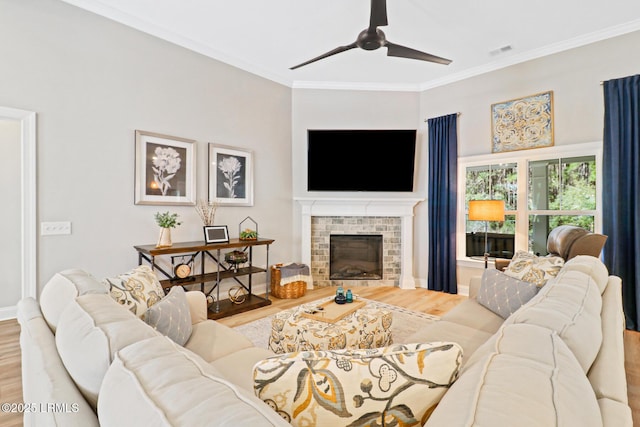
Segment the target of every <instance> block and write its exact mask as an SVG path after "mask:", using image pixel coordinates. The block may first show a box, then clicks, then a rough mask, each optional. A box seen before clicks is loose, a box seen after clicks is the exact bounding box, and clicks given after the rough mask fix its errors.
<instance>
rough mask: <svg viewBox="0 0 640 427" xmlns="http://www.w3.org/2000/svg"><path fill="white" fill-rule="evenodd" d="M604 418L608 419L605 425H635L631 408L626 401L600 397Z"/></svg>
mask: <svg viewBox="0 0 640 427" xmlns="http://www.w3.org/2000/svg"><path fill="white" fill-rule="evenodd" d="M598 406H600V413H601V414H602V419H603V420H605V421H606V424H605V427H608V426H611V427H633V425H634V424H633V417H632V415H631V408H630V407H629V405H628V404H626V403H621V402H618V401H617V400H612V399H606V398H603V399H598Z"/></svg>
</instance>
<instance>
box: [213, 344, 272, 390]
mask: <svg viewBox="0 0 640 427" xmlns="http://www.w3.org/2000/svg"><path fill="white" fill-rule="evenodd" d="M275 355H276V354H275V353H274V352H273V351H271V350H269V349H266V348H260V347H249V348H243V349H242V350H238V351H235V352H233V353H231V354H228V355H226V356H222V357H219V358H217V359H216V360H214V361H213V362H211V366H213V367H214V368H216V369H217V370H218V371H219V372H220V375H222V376H223V377H224V378H225V379H227V380H229V381H230V382H232V383H234V384H236V385H238V386H240V387H242V388H244V389H245V390H247V391H249V392H251V393H253V366H254V365H255V364H256V363H258V362H260V361H261V360H263V359H266V358H268V357H272V356H275Z"/></svg>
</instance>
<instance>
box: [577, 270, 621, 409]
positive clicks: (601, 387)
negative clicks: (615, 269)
mask: <svg viewBox="0 0 640 427" xmlns="http://www.w3.org/2000/svg"><path fill="white" fill-rule="evenodd" d="M600 318H601V319H602V345H601V346H600V351H599V352H598V355H597V356H596V359H595V360H594V361H593V364H592V365H591V368H590V369H589V373H588V374H587V377H588V378H589V381H590V382H591V386H592V387H593V390H594V391H595V393H596V397H598V398H609V399H613V400H617V401H618V402H623V403H625V404H626V403H627V402H628V396H627V378H626V372H625V369H624V357H625V356H624V351H623V350H624V326H625V318H624V311H623V309H622V281H621V279H620V278H619V277H617V276H611V277H610V278H609V284H608V285H607V287H606V289H605V291H604V293H603V294H602V312H601V316H600Z"/></svg>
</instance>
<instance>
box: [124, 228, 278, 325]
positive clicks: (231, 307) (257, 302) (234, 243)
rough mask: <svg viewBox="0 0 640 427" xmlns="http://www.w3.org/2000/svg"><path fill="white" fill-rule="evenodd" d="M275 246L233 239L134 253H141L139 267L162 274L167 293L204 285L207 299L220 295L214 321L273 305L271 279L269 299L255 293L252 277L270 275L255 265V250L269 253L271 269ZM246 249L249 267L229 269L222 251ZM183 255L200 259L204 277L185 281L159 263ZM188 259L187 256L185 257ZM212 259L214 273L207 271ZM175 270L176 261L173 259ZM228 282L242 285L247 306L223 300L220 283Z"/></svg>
mask: <svg viewBox="0 0 640 427" xmlns="http://www.w3.org/2000/svg"><path fill="white" fill-rule="evenodd" d="M273 242H274V240H273V239H267V238H258V239H256V240H240V239H237V238H236V239H230V240H229V241H228V242H225V243H203V242H201V241H200V242H179V243H174V244H173V245H172V246H169V247H163V248H158V247H156V246H155V245H139V246H134V249H135V250H136V251H138V264H139V265H141V264H142V263H143V262H145V261H146V262H148V263H149V264H151V268H152V269H154V270H156V271H158V272H160V274H162V275H163V276H164V277H166V279H163V280H160V285H161V286H162V288H163V289H165V292H166V291H167V290H168V289H169V288H171V287H172V286H188V285H197V284H199V285H200V290H201V291H202V292H204V293H205V294H206V295H207V296H209V295H211V293H212V292H213V291H216V300H215V303H213V304H211V306H210V307H209V313H208V317H209V318H210V319H219V318H222V317H226V316H231V315H233V314H237V313H241V312H244V311H248V310H253V309H255V308H258V307H264V306H266V305H270V304H271V301H270V300H269V278H268V277H267V280H266V283H267V291H266V298H262V297H259V296H257V295H255V294H253V292H252V278H253V277H252V276H253V275H254V274H256V273H267V274H268V271H267V269H266V268H261V267H256V266H254V265H253V248H254V246H264V247H265V249H266V265H267V266H268V265H269V245H271V244H272V243H273ZM239 248H240V249H243V250H247V249H248V251H249V257H248V260H247V262H246V263H245V264H246V266H245V267H241V268H232V267H231V266H225V262H224V260H223V259H222V255H221V251H222V250H224V249H239ZM180 254H189V255H188V256H190V257H191V259H192V260H194V259H195V258H196V257H198V256H200V260H201V262H200V273H199V274H193V273H194V272H193V271H192V275H191V276H188V277H185V278H178V277H175V275H174V272H173V271H171V272H167V271H165V270H164V269H163V268H162V267H161V266H159V265H158V264H157V263H156V259H155V258H156V257H157V256H172V258H174V257H176V256H177V257H179V256H180ZM185 256H187V255H185ZM207 258H209V259H210V260H212V261H213V264H214V265H215V266H216V268H215V270H214V271H205V265H206V259H207ZM172 270H173V259H172ZM239 277H246V278H247V283H246V284H245V283H243V282H242V281H240V280H239ZM225 279H233V280H235V281H236V282H237V283H238V284H240V285H241V286H242V287H243V288H244V289H245V290H246V291H247V293H248V294H247V296H246V299H245V301H244V302H243V303H241V304H235V303H233V302H232V301H230V300H229V299H225V300H222V301H221V300H220V283H221V282H222V281H223V280H225ZM206 284H213V285H212V287H211V288H210V289H209V290H208V291H205V285H206Z"/></svg>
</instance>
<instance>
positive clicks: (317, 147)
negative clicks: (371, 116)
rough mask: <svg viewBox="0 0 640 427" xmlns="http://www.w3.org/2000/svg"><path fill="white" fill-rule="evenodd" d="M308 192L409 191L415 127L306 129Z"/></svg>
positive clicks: (411, 185) (411, 187)
mask: <svg viewBox="0 0 640 427" xmlns="http://www.w3.org/2000/svg"><path fill="white" fill-rule="evenodd" d="M307 138H308V141H307V142H308V144H307V190H308V191H413V173H414V168H415V153H416V130H415V129H412V130H404V129H395V130H355V129H354V130H316V129H309V130H308V131H307Z"/></svg>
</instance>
